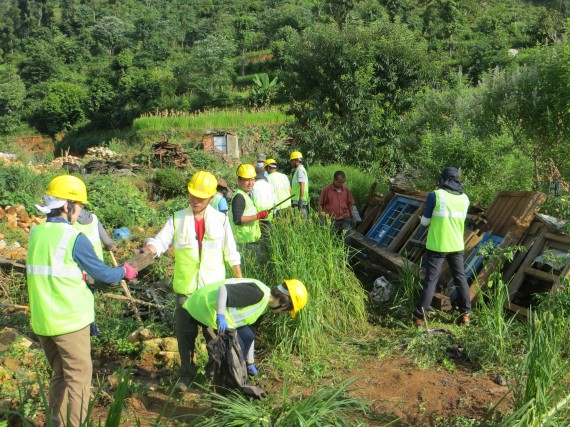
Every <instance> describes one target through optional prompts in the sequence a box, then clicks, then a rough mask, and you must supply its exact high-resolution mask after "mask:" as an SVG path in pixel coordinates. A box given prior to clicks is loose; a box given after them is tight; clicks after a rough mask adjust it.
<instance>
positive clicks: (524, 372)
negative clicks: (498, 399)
mask: <svg viewBox="0 0 570 427" xmlns="http://www.w3.org/2000/svg"><path fill="white" fill-rule="evenodd" d="M567 334H568V318H566V319H560V318H557V317H555V316H554V314H553V313H551V312H549V311H544V312H537V313H535V312H530V313H529V319H528V323H527V337H526V355H525V357H524V360H523V361H522V363H519V364H518V365H517V366H516V368H515V386H514V390H513V392H514V398H515V405H514V406H515V410H514V411H513V412H512V414H511V415H510V416H508V417H507V418H505V419H504V420H503V422H502V423H501V425H502V426H504V427H507V426H508V427H518V426H520V427H523V426H547V425H548V426H567V425H568V420H569V418H568V417H569V416H570V410H569V408H568V404H569V403H570V390H569V389H568V380H569V379H568V372H569V368H570V362H569V361H568V360H567V355H564V353H563V351H562V348H563V347H564V345H565V341H567V340H568V336H567Z"/></svg>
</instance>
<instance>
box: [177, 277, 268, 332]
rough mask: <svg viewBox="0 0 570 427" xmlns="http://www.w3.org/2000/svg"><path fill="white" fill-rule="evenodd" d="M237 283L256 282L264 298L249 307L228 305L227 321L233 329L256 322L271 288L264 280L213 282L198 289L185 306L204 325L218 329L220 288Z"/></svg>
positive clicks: (263, 310) (265, 307) (263, 308)
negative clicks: (217, 311)
mask: <svg viewBox="0 0 570 427" xmlns="http://www.w3.org/2000/svg"><path fill="white" fill-rule="evenodd" d="M237 283H255V284H256V285H257V286H258V287H259V289H261V291H262V292H263V298H261V300H260V301H259V302H258V303H256V304H253V305H250V306H247V307H240V308H236V307H226V321H227V322H228V326H229V327H230V328H232V329H236V328H240V327H242V326H246V325H252V324H254V323H255V322H256V321H257V319H259V317H261V315H262V314H263V313H264V312H265V310H266V309H267V305H268V303H269V295H270V293H271V290H270V289H269V288H268V287H267V286H265V284H263V283H262V282H260V281H259V280H255V279H227V280H225V281H222V282H219V283H212V284H211V285H208V286H204V287H203V288H201V289H198V290H197V291H196V292H194V293H193V294H192V295H190V297H189V298H188V299H187V300H186V301H185V302H184V304H183V307H184V308H185V309H186V310H187V311H188V313H190V315H191V316H192V317H193V318H194V319H196V320H197V321H198V322H200V323H201V324H203V325H206V326H209V327H211V328H213V329H216V328H217V327H218V326H217V323H216V307H217V301H218V289H219V288H220V286H222V285H228V286H232V284H237Z"/></svg>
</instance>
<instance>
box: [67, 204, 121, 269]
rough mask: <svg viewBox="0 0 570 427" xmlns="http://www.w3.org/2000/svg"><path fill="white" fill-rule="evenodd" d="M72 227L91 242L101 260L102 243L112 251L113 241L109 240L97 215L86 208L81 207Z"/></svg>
mask: <svg viewBox="0 0 570 427" xmlns="http://www.w3.org/2000/svg"><path fill="white" fill-rule="evenodd" d="M73 227H74V228H75V229H76V230H77V231H80V232H81V233H83V234H85V235H86V236H87V238H88V239H89V240H90V241H91V243H92V244H93V248H94V249H95V253H96V254H97V257H98V258H99V259H100V260H101V261H103V245H104V246H105V249H106V250H108V251H112V250H113V249H114V248H115V242H113V240H111V238H110V237H109V235H108V234H107V231H106V230H105V228H104V227H103V224H101V221H99V218H97V215H95V214H92V213H91V212H89V211H88V210H87V209H85V208H82V209H81V212H80V213H79V217H78V218H77V222H76V223H75V224H73Z"/></svg>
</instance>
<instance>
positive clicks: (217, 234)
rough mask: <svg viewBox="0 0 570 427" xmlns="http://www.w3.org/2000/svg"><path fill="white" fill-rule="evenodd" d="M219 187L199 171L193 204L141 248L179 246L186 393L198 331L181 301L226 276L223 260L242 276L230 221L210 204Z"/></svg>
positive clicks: (191, 188)
mask: <svg viewBox="0 0 570 427" xmlns="http://www.w3.org/2000/svg"><path fill="white" fill-rule="evenodd" d="M217 186H218V181H217V179H216V177H215V176H214V175H212V174H211V173H210V172H206V171H199V172H196V173H195V174H194V175H193V176H192V178H191V179H190V182H189V183H188V192H189V193H190V206H189V207H188V208H186V209H183V210H181V211H178V212H175V213H174V215H172V216H171V217H170V218H169V219H168V221H167V222H166V224H165V225H164V227H163V228H162V230H160V232H159V233H158V234H157V235H156V236H155V237H154V238H150V239H148V240H147V245H146V246H145V247H144V248H141V249H140V251H141V252H143V251H150V252H151V253H152V254H154V255H155V256H156V257H159V256H160V255H162V254H163V253H165V252H166V251H167V250H168V248H169V247H170V245H172V244H173V245H174V277H173V279H172V286H173V288H174V292H175V293H176V310H175V313H174V317H175V334H176V340H177V341H178V352H179V353H180V381H179V382H178V385H179V389H180V390H181V391H186V389H187V388H188V386H189V385H190V384H191V383H192V379H193V378H194V375H195V374H196V368H195V366H194V365H193V364H192V352H193V349H194V338H193V329H192V328H190V327H189V326H188V325H189V321H188V313H187V312H186V310H184V309H183V308H182V305H183V304H184V302H185V301H186V300H187V299H188V297H189V295H191V294H192V293H194V292H195V291H196V290H198V289H199V288H201V287H203V286H206V285H209V284H210V283H215V282H219V281H221V280H224V279H225V278H226V268H225V265H224V261H225V262H227V263H228V264H229V265H230V266H231V268H232V270H233V273H234V275H235V277H242V274H241V266H240V261H241V259H240V254H239V252H238V251H237V247H236V242H235V240H234V235H233V233H232V230H231V226H230V221H229V219H228V218H227V217H226V215H224V214H223V213H221V212H218V211H216V209H214V208H213V207H212V206H210V205H209V203H210V201H211V200H212V198H213V196H214V195H215V194H216V188H217ZM203 332H204V336H206V334H205V331H203Z"/></svg>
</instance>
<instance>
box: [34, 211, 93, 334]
mask: <svg viewBox="0 0 570 427" xmlns="http://www.w3.org/2000/svg"><path fill="white" fill-rule="evenodd" d="M78 235H79V231H77V230H76V229H75V228H73V227H72V226H71V225H70V224H68V223H60V222H46V223H43V224H40V225H38V226H37V227H35V228H34V229H33V231H32V233H31V235H30V240H29V244H28V256H27V259H26V273H27V275H26V278H27V281H28V292H29V296H30V312H31V317H32V329H33V331H34V332H35V333H36V334H38V335H42V336H48V337H52V336H56V335H63V334H67V333H70V332H75V331H79V330H80V329H83V328H84V327H86V326H87V325H89V324H90V323H92V322H93V321H94V320H95V307H94V303H93V294H92V293H91V291H90V290H89V288H88V287H87V285H86V284H85V281H84V280H83V275H82V272H81V269H80V268H79V266H78V265H77V263H76V262H75V261H74V260H73V256H72V253H73V246H74V245H75V240H76V239H77V236H78Z"/></svg>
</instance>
